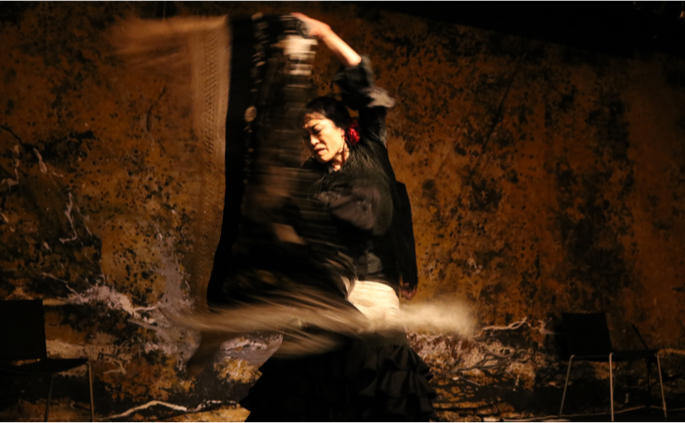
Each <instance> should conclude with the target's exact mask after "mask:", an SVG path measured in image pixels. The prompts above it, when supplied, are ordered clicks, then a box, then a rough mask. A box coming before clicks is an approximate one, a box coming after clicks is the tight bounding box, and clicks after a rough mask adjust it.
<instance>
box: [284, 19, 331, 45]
mask: <svg viewBox="0 0 685 423" xmlns="http://www.w3.org/2000/svg"><path fill="white" fill-rule="evenodd" d="M291 15H293V16H294V17H296V18H297V19H299V20H301V21H302V22H304V23H305V24H307V35H309V36H310V37H315V38H318V39H319V40H322V39H324V38H325V37H326V36H327V35H330V34H331V27H330V26H328V25H326V24H325V23H323V22H321V21H317V20H316V19H312V18H310V17H309V16H306V15H303V14H302V13H291Z"/></svg>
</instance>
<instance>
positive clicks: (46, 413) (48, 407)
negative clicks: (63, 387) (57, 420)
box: [45, 373, 55, 421]
mask: <svg viewBox="0 0 685 423" xmlns="http://www.w3.org/2000/svg"><path fill="white" fill-rule="evenodd" d="M54 378H55V374H54V373H50V390H49V391H48V401H47V403H46V404H45V421H48V417H49V415H50V399H51V398H52V381H53V379H54Z"/></svg>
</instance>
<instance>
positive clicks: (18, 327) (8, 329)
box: [0, 300, 95, 421]
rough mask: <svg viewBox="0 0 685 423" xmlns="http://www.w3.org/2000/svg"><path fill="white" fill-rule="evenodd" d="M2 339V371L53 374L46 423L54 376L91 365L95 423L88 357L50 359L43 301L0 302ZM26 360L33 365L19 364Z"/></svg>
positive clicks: (0, 356) (91, 409)
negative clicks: (46, 342) (46, 341)
mask: <svg viewBox="0 0 685 423" xmlns="http://www.w3.org/2000/svg"><path fill="white" fill-rule="evenodd" d="M0 340H2V343H1V344H0V345H1V346H0V372H6V373H15V374H24V375H39V374H50V390H49V391H48V400H47V404H46V405H45V421H48V415H49V411H50V398H51V396H52V382H53V379H54V376H55V373H59V372H64V371H67V370H71V369H73V368H76V367H79V366H83V365H86V366H88V383H89V386H90V417H91V420H92V421H95V408H94V407H93V378H92V377H91V373H90V363H89V362H88V358H48V356H47V348H46V345H45V316H44V313H43V300H15V301H0ZM27 360H30V362H28V363H17V361H27Z"/></svg>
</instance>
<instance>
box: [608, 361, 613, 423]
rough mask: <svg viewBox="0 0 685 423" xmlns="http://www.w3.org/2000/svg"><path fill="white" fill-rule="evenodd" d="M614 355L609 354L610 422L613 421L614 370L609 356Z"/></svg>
mask: <svg viewBox="0 0 685 423" xmlns="http://www.w3.org/2000/svg"><path fill="white" fill-rule="evenodd" d="M612 355H614V353H611V354H609V393H610V395H611V421H612V422H613V421H614V369H613V366H612V361H611V356H612Z"/></svg>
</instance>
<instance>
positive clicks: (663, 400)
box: [559, 328, 668, 422]
mask: <svg viewBox="0 0 685 423" xmlns="http://www.w3.org/2000/svg"><path fill="white" fill-rule="evenodd" d="M635 329H636V328H635ZM636 330H637V329H636ZM638 336H639V332H638ZM640 338H641V337H640ZM610 341H611V340H610V339H609V342H610ZM643 342H644V341H643ZM645 346H646V345H645ZM612 350H613V347H612ZM646 351H649V350H648V349H647V350H646ZM614 355H616V357H617V358H619V359H620V357H621V352H620V351H619V352H614V351H612V352H610V353H609V354H592V355H576V354H572V355H571V356H570V357H569V360H568V369H567V371H566V381H565V382H564V392H563V394H562V396H561V407H559V417H561V416H562V414H563V411H564V401H565V400H566V390H567V388H568V381H569V377H570V375H571V365H572V364H573V359H574V358H576V359H582V360H588V359H589V360H588V361H593V359H594V360H596V361H601V362H603V361H604V358H605V357H607V356H608V359H609V361H608V363H609V395H610V398H611V421H612V422H613V421H614V370H613V363H614ZM654 357H655V358H656V363H657V370H658V373H659V386H660V387H661V405H662V407H663V410H664V418H666V419H667V418H668V413H667V411H666V397H665V395H664V382H663V378H662V376H661V361H660V360H659V352H658V351H656V352H655V353H654ZM640 359H642V358H640ZM644 359H645V360H646V361H647V380H648V382H647V389H648V391H649V392H648V395H651V384H650V383H649V377H650V375H649V370H650V366H649V363H650V361H649V359H648V358H647V357H644Z"/></svg>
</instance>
